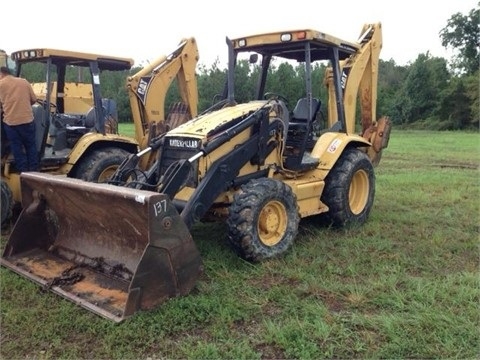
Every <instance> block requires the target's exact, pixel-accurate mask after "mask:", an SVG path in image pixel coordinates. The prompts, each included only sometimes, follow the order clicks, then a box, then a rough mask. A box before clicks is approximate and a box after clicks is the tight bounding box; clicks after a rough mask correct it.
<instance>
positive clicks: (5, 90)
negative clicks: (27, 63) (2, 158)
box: [0, 66, 39, 172]
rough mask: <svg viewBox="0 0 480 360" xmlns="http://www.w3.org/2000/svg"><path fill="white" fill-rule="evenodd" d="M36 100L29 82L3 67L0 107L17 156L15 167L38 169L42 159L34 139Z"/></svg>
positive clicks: (0, 77)
mask: <svg viewBox="0 0 480 360" xmlns="http://www.w3.org/2000/svg"><path fill="white" fill-rule="evenodd" d="M36 101H37V97H36V96H35V94H34V92H33V89H32V86H31V85H30V83H29V82H28V81H27V80H25V79H23V78H19V77H14V76H12V75H11V74H10V71H9V70H8V68H7V67H3V66H2V67H0V106H1V109H2V111H3V124H2V125H3V126H4V128H5V133H6V135H7V139H8V140H9V141H10V147H11V149H12V152H13V157H14V158H15V168H16V169H17V170H18V171H20V172H22V171H38V169H39V159H38V152H37V146H36V140H35V123H34V122H33V110H32V105H33V104H34V103H35V102H36Z"/></svg>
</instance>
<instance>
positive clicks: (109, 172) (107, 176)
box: [98, 165, 118, 183]
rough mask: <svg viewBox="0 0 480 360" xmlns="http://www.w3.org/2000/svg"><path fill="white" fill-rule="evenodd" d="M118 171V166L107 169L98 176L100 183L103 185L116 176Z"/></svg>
mask: <svg viewBox="0 0 480 360" xmlns="http://www.w3.org/2000/svg"><path fill="white" fill-rule="evenodd" d="M117 169H118V165H112V166H109V167H107V168H105V170H103V171H102V172H101V173H100V175H99V176H98V182H99V183H101V182H105V181H107V180H108V179H110V178H111V177H112V175H113V174H115V171H117Z"/></svg>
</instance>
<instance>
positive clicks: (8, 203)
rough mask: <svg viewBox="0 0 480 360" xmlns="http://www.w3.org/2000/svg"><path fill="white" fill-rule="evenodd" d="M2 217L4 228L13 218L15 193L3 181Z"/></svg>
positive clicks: (1, 183)
mask: <svg viewBox="0 0 480 360" xmlns="http://www.w3.org/2000/svg"><path fill="white" fill-rule="evenodd" d="M0 185H1V200H2V203H1V211H2V213H1V217H2V226H3V225H5V224H6V223H7V221H8V220H10V218H11V217H12V216H13V204H14V203H13V193H12V190H11V189H10V187H9V186H8V184H7V183H6V182H5V181H3V180H1V182H0Z"/></svg>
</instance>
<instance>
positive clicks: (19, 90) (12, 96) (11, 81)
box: [0, 75, 37, 125]
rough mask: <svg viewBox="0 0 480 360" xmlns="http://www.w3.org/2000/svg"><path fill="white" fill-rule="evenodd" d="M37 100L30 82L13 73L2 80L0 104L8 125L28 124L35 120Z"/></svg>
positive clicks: (4, 119) (0, 82) (0, 83)
mask: <svg viewBox="0 0 480 360" xmlns="http://www.w3.org/2000/svg"><path fill="white" fill-rule="evenodd" d="M35 101H37V97H36V96H35V93H34V92H33V89H32V86H31V85H30V83H29V82H28V81H27V80H25V79H23V78H18V77H14V76H11V75H7V76H5V77H4V78H3V79H1V80H0V105H1V106H2V109H3V121H4V122H5V123H7V124H8V125H21V124H28V123H29V122H32V120H33V110H32V105H33V104H34V103H35Z"/></svg>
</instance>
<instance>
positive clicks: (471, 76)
mask: <svg viewBox="0 0 480 360" xmlns="http://www.w3.org/2000/svg"><path fill="white" fill-rule="evenodd" d="M479 5H480V3H479ZM479 19H480V10H479V8H475V9H472V10H471V11H470V12H469V13H468V14H467V15H463V14H461V13H456V14H454V15H452V16H451V18H450V19H449V20H448V22H447V25H446V26H445V28H443V29H442V30H441V31H440V33H439V37H440V40H441V41H442V45H443V46H444V47H446V48H448V47H450V48H452V49H453V50H455V53H456V55H455V56H454V57H453V59H451V62H450V63H449V62H448V61H447V60H446V59H444V58H441V57H433V56H431V55H430V54H429V53H428V52H427V53H423V54H419V55H418V57H417V58H416V60H415V61H414V62H413V63H409V64H408V65H404V66H400V65H397V64H396V63H395V61H394V60H393V59H392V60H389V61H384V60H380V62H379V77H378V99H377V115H378V116H379V117H380V116H383V115H386V116H389V117H390V119H391V121H392V122H393V124H394V125H395V126H397V127H402V128H416V129H431V130H471V129H474V130H478V129H479V124H480V123H479V120H480V103H479V75H480V74H479V62H478V61H479V60H478V59H479V44H480V37H479ZM200 51H201V49H200ZM326 66H327V65H320V66H316V67H315V68H314V69H313V72H312V77H313V82H314V83H316V84H322V83H323V78H324V73H325V70H326ZM138 70H140V68H133V69H132V70H131V71H130V73H125V74H122V73H120V74H119V73H118V72H117V73H111V74H109V75H108V77H107V76H105V78H103V79H102V91H103V95H104V96H106V97H111V98H114V99H115V100H116V101H117V106H118V113H119V118H120V121H126V122H128V121H130V118H131V116H130V105H129V100H128V94H127V91H126V89H125V87H124V86H122V84H124V82H125V79H126V77H127V76H128V75H129V74H133V73H136V72H137V71H138ZM255 72H256V69H255V67H253V69H252V67H251V65H250V64H248V63H246V62H240V63H239V64H238V66H237V68H236V78H237V80H236V84H237V89H236V101H237V102H239V103H241V102H243V101H246V100H247V99H250V98H251V96H250V94H252V93H253V89H254V87H255V76H254V75H255ZM252 75H253V76H252ZM225 79H226V69H223V68H221V67H220V66H219V63H218V62H215V63H213V64H212V65H211V66H210V67H207V66H205V65H203V66H200V67H198V68H197V84H198V93H199V109H198V110H199V112H201V111H203V110H205V109H207V108H208V107H210V106H211V105H212V104H213V102H214V99H215V96H216V95H218V94H219V93H221V92H222V90H223V87H224V83H225ZM302 79H303V67H302V66H297V67H295V66H293V65H292V64H290V63H281V64H279V65H278V66H277V67H275V68H273V69H272V74H271V76H270V83H269V84H267V86H268V88H269V90H270V91H272V92H276V93H279V94H281V95H283V96H284V97H285V98H286V99H287V100H289V103H290V104H293V105H294V104H295V101H296V99H298V98H299V97H301V96H302V94H304V92H305V89H304V86H303V80H302ZM177 89H178V88H177V85H176V83H175V82H174V83H173V84H172V86H171V88H170V89H169V92H168V94H167V99H166V101H165V104H166V108H167V109H168V106H169V104H172V103H173V102H176V101H178V98H177V97H178V95H177V94H178V90H177ZM313 96H314V97H317V98H319V99H320V100H321V101H322V103H323V104H326V103H327V92H326V88H323V87H322V86H318V87H316V88H314V94H313ZM166 113H167V111H166Z"/></svg>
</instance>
